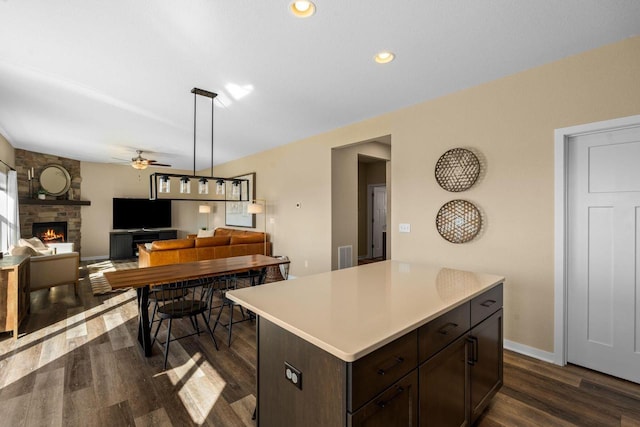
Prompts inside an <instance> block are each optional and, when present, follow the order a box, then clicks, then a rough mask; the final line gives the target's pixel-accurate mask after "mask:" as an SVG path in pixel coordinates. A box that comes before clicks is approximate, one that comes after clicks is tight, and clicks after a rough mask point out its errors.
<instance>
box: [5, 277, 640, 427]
mask: <svg viewBox="0 0 640 427" xmlns="http://www.w3.org/2000/svg"><path fill="white" fill-rule="evenodd" d="M31 299H32V308H31V314H30V315H29V317H28V319H27V321H26V323H24V324H23V327H22V328H21V336H20V338H19V339H18V340H14V339H13V338H11V337H10V336H9V334H8V333H5V334H0V426H12V427H13V426H41V425H51V426H127V425H131V426H134V425H135V426H187V425H206V426H225V427H226V426H253V425H254V422H253V421H251V414H252V412H253V408H254V404H255V396H254V390H255V371H254V370H255V364H256V345H255V323H253V322H243V323H239V324H236V325H235V326H234V332H233V340H232V344H231V348H229V347H227V345H226V339H225V338H226V335H225V334H226V331H225V330H222V329H219V330H216V337H217V339H218V345H219V347H220V350H219V351H216V350H215V348H214V346H213V343H212V341H211V339H210V337H209V336H207V335H201V336H200V337H190V338H186V339H184V340H180V341H176V342H173V343H171V347H170V350H169V369H167V371H163V370H162V360H163V358H162V351H161V349H160V347H159V345H158V344H156V347H155V348H154V355H153V357H151V358H148V359H147V358H144V357H143V356H142V353H141V351H140V349H139V347H138V344H137V341H136V339H135V337H136V303H135V293H134V292H133V291H127V292H124V293H117V294H110V295H105V296H99V297H95V296H93V295H92V294H91V290H90V286H89V279H86V278H85V279H83V280H82V281H81V285H80V295H79V296H78V297H77V298H76V297H75V296H74V294H73V289H72V287H70V286H69V287H67V286H63V287H58V288H54V289H52V290H50V291H48V290H41V291H37V292H33V293H32V294H31ZM236 310H237V308H236ZM236 313H239V312H236ZM238 316H239V314H236V315H234V317H238ZM174 325H175V326H174V330H175V333H176V334H178V333H180V330H179V328H180V327H184V328H185V329H184V330H185V331H186V330H189V329H190V325H189V323H188V322H187V321H184V322H176V323H175V324H174ZM179 325H182V326H179ZM504 378H505V381H504V382H505V384H504V387H503V388H502V390H501V392H500V393H499V394H498V395H497V396H496V397H495V398H494V399H493V401H492V403H491V405H490V406H489V408H488V410H487V411H486V412H485V413H484V415H483V416H482V418H481V419H480V420H479V422H478V424H477V425H479V426H482V427H492V426H640V385H638V384H633V383H629V382H626V381H621V380H618V379H615V378H612V377H608V376H606V375H602V374H599V373H596V372H592V371H589V370H587V369H583V368H580V367H577V366H568V367H564V368H561V367H558V366H555V365H551V364H547V363H543V362H539V361H536V360H534V359H530V358H528V357H524V356H521V355H518V354H515V353H511V352H506V354H505V368H504Z"/></svg>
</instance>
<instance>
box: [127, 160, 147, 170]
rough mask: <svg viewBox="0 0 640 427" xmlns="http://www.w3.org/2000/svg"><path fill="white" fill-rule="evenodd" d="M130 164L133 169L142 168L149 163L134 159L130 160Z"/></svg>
mask: <svg viewBox="0 0 640 427" xmlns="http://www.w3.org/2000/svg"><path fill="white" fill-rule="evenodd" d="M131 166H133V168H134V169H138V170H144V169H146V168H147V167H148V166H149V164H148V163H147V162H143V161H140V160H135V161H133V162H131Z"/></svg>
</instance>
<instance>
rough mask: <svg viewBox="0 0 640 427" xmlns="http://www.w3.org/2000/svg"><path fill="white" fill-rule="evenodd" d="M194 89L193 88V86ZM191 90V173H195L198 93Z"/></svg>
mask: <svg viewBox="0 0 640 427" xmlns="http://www.w3.org/2000/svg"><path fill="white" fill-rule="evenodd" d="M194 89H195V88H194ZM191 92H193V174H194V175H195V174H196V117H197V116H198V115H197V114H196V111H197V108H198V107H197V105H198V103H197V102H196V101H197V98H198V94H197V93H195V92H194V91H193V89H192V90H191Z"/></svg>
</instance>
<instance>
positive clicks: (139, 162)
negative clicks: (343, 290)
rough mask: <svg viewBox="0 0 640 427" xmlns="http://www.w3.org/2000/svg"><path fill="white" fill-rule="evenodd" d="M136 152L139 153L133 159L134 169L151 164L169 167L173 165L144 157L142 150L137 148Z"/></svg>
mask: <svg viewBox="0 0 640 427" xmlns="http://www.w3.org/2000/svg"><path fill="white" fill-rule="evenodd" d="M136 153H138V155H137V156H136V157H133V158H132V159H131V166H132V167H133V168H134V169H138V170H142V169H146V168H148V167H149V166H163V167H168V168H170V167H171V165H167V164H165V163H158V162H157V161H156V160H151V159H145V158H144V157H142V153H143V151H142V150H136Z"/></svg>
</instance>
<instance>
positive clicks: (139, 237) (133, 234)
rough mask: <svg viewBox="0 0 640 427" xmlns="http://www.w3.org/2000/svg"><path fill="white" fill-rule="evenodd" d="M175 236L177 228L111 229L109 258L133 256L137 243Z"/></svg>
mask: <svg viewBox="0 0 640 427" xmlns="http://www.w3.org/2000/svg"><path fill="white" fill-rule="evenodd" d="M177 238H178V232H177V230H134V231H129V230H121V231H112V232H110V233H109V259H125V258H135V257H137V256H138V244H141V243H151V242H154V241H156V240H169V239H177Z"/></svg>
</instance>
